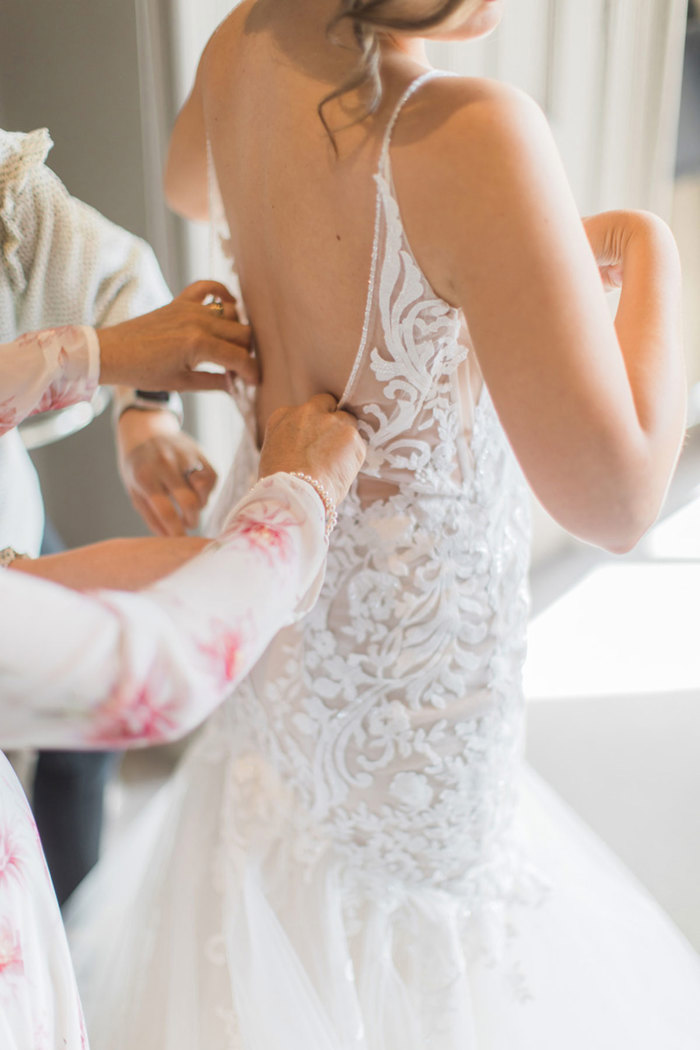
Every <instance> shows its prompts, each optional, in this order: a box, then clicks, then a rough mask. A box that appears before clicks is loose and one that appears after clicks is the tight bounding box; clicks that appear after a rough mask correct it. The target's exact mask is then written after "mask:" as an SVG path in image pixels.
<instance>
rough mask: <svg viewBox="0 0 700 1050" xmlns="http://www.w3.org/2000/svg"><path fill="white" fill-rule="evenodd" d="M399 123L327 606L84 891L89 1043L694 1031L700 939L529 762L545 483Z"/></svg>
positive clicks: (275, 656) (379, 1049)
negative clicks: (421, 196)
mask: <svg viewBox="0 0 700 1050" xmlns="http://www.w3.org/2000/svg"><path fill="white" fill-rule="evenodd" d="M423 79H424V78H421V80H420V81H418V82H416V83H414V85H412V87H411V88H410V89H409V91H408V92H407V93H406V96H405V97H404V99H403V100H402V102H403V101H405V98H407V97H408V95H409V94H410V92H411V91H412V90H415V88H416V87H417V86H419V85H420V83H421V81H422V80H423ZM399 110H400V106H399V107H398V108H397V111H396V114H395V116H394V120H395V119H396V115H397V114H398V112H399ZM394 120H392V122H391V125H390V127H389V128H388V130H387V134H386V139H385V144H384V149H383V152H382V156H381V163H380V167H379V171H378V173H377V176H376V184H377V212H376V229H375V238H374V253H373V262H372V275H371V280H370V287H369V292H368V297H367V310H366V316H365V323H364V329H363V332H362V339H361V344H360V347H359V350H358V353H357V358H356V362H355V366H354V368H353V370H352V374H351V376H350V379H349V381H348V384H347V388H346V390H345V394H344V396H343V404H344V405H346V406H347V407H348V408H349V409H350V410H351V411H352V412H354V413H355V414H356V415H357V417H358V419H359V420H360V426H361V429H362V433H363V434H364V436H365V438H366V439H367V442H368V455H367V462H366V464H365V467H364V469H363V472H362V475H361V477H360V479H359V481H358V483H357V484H356V485H355V486H354V488H353V490H352V491H351V493H350V495H349V496H348V498H347V499H346V500H345V502H344V503H343V505H342V507H341V508H340V522H339V525H338V528H337V530H336V532H335V533H334V534H333V536H332V538H331V543H330V551H329V556H328V568H327V574H326V580H325V585H324V587H323V590H322V592H321V596H320V599H319V601H318V603H317V605H316V607H315V608H314V610H313V611H312V613H311V614H310V615H309V616H308V617H307V618H306V619H305V620H303V621H302V622H301V623H300V624H298V625H296V626H294V627H291V628H289V629H286V630H285V631H283V632H282V633H281V634H280V635H278V637H277V638H276V640H275V641H274V642H273V643H272V645H271V646H270V648H269V649H268V651H267V652H266V654H265V655H264V656H263V658H262V659H261V661H260V662H259V664H258V665H257V666H256V668H255V669H254V671H253V672H252V673H251V674H250V676H249V677H248V679H247V680H246V681H244V683H243V685H242V686H241V687H239V689H238V690H237V691H236V693H235V694H234V695H233V696H232V697H231V698H230V701H229V702H228V703H227V704H226V705H225V706H224V707H223V708H222V709H221V710H220V711H219V713H218V714H217V715H215V716H214V717H213V718H212V719H211V720H210V722H209V723H208V725H207V726H206V728H205V729H204V731H203V733H202V734H201V736H200V737H199V739H198V740H197V741H196V742H195V744H194V746H193V747H192V748H191V750H190V752H189V754H188V755H187V756H186V758H185V759H184V761H183V763H182V765H181V767H180V769H179V771H178V773H177V775H176V776H175V777H174V779H173V781H172V782H171V783H170V784H168V786H167V787H166V788H165V789H164V791H163V792H162V793H161V794H160V796H159V797H158V798H157V799H156V800H155V802H154V803H153V804H152V805H151V807H150V808H149V809H148V810H147V811H146V812H145V813H144V815H143V818H142V820H141V822H140V824H139V826H138V827H137V828H136V829H135V830H134V832H133V835H132V836H131V838H130V839H129V841H128V843H127V845H126V846H125V847H124V848H123V849H122V850H121V852H119V853H118V855H117V856H116V857H111V858H109V857H108V858H107V860H106V861H105V862H104V864H103V865H102V870H101V871H99V870H98V873H97V876H96V877H95V878H94V879H93V880H92V884H91V885H89V886H88V887H87V890H86V892H85V893H84V894H83V897H82V901H81V902H80V903H79V906H78V909H77V914H76V916H75V918H74V924H73V925H74V931H73V943H74V948H75V958H76V964H77V967H78V972H79V978H80V979H81V981H82V990H83V996H84V1001H85V1005H86V1011H87V1016H88V1028H89V1030H90V1034H91V1041H92V1045H93V1048H94V1050H117V1048H119V1050H125V1048H136V1047H138V1048H143V1050H166V1048H167V1050H526V1048H527V1050H530V1048H533V1050H534V1048H537V1050H563V1048H566V1050H620V1048H622V1047H630V1048H632V1047H633V1048H634V1050H660V1048H662V1047H663V1048H664V1050H698V1047H699V1046H700V966H699V965H698V961H697V959H696V957H695V955H694V953H693V952H692V950H691V949H690V948H689V946H688V945H687V944H686V943H685V942H684V941H683V939H682V938H681V936H680V935H679V934H678V933H677V932H676V931H675V929H674V928H673V927H672V926H671V924H670V923H669V921H668V920H667V919H666V918H665V917H664V915H663V914H662V913H661V912H660V910H659V909H658V907H657V906H656V905H655V904H654V903H653V901H652V900H651V899H650V898H649V897H648V896H647V895H646V894H645V893H644V892H643V891H642V890H641V889H640V888H639V887H638V886H637V884H636V883H635V882H634V880H633V879H632V878H631V877H630V876H629V875H628V874H627V873H626V872H625V871H624V870H623V869H622V868H621V866H619V864H618V862H617V861H616V860H615V859H614V858H613V857H612V856H611V855H610V854H609V853H608V852H607V851H606V849H605V848H604V847H603V846H602V845H601V844H599V843H598V842H597V841H596V840H595V838H594V837H593V836H592V835H591V833H590V832H588V831H587V830H586V829H585V828H584V827H583V826H582V825H581V824H579V823H578V821H577V820H576V818H575V817H574V816H573V815H572V814H571V813H569V812H568V811H567V810H566V809H565V808H564V807H563V806H562V804H561V803H559V802H558V801H557V800H556V798H554V797H553V795H552V794H551V792H550V791H549V790H548V789H547V788H545V787H544V786H543V785H542V784H541V783H539V782H538V781H537V780H536V779H535V778H534V775H533V774H531V773H528V772H526V771H525V770H524V767H523V758H522V753H523V697H522V692H521V682H520V680H521V668H522V663H523V656H524V649H525V630H526V617H527V609H528V605H527V589H526V573H527V567H528V546H529V538H528V496H527V491H526V487H525V484H524V482H523V478H522V476H521V473H520V471H519V468H518V466H517V463H516V461H515V459H514V457H513V454H512V452H511V450H510V448H509V446H508V443H507V441H506V438H505V436H504V433H503V431H502V429H501V427H500V425H499V421H498V418H497V415H496V413H495V411H494V408H493V405H492V403H491V401H490V399H489V395H488V392H487V390H486V389H485V388H484V387H483V385H482V384H481V383H480V379H479V375H478V370H477V368H476V365H475V362H474V361H473V360H472V355H471V353H470V350H469V338H468V332H467V329H466V326H465V322H464V318H463V317H462V315H461V314H460V313H459V312H458V311H457V310H455V309H453V308H451V307H450V306H449V305H447V304H446V303H445V302H444V301H442V300H441V299H440V298H439V297H438V296H437V295H436V294H435V293H434V292H433V291H432V289H431V287H430V285H429V283H428V281H427V280H426V278H425V276H424V275H423V273H422V272H421V270H420V267H419V266H418V264H417V262H416V260H415V258H414V256H413V254H412V252H411V249H410V246H409V244H408V242H407V239H406V236H405V234H404V231H403V228H402V224H401V217H400V213H399V208H398V204H397V201H396V197H395V193H394V189H393V184H392V179H391V167H390V153H389V141H390V136H391V130H392V127H393V123H394ZM244 444H245V446H246V448H247V455H246V449H244V450H243V452H242V453H241V456H240V457H239V460H238V462H237V465H236V469H235V470H234V472H233V475H232V477H233V481H232V482H231V489H235V488H236V487H237V485H239V484H240V485H244V484H246V483H247V476H246V473H247V471H248V470H249V469H250V467H251V466H252V465H253V464H252V460H251V459H250V457H251V456H252V455H253V444H252V438H250V437H248V438H247V439H246V441H245V442H244ZM373 479H381V481H380V482H378V481H376V480H373ZM377 485H381V486H383V487H382V488H381V489H378V488H377ZM373 486H374V488H373ZM379 492H381V498H380V497H379V496H378V493H379ZM232 495H233V492H232V491H231V492H229V493H228V494H227V495H226V496H225V497H224V499H223V505H224V506H228V505H229V502H230V499H231V498H232ZM270 600H271V601H274V595H270ZM652 830H653V829H650V834H651V833H652Z"/></svg>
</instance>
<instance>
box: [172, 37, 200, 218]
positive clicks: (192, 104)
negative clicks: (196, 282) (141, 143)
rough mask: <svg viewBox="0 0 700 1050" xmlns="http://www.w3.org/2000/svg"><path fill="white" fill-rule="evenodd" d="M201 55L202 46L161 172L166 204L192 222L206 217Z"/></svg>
mask: <svg viewBox="0 0 700 1050" xmlns="http://www.w3.org/2000/svg"><path fill="white" fill-rule="evenodd" d="M204 55H206V49H205V51H204V54H203V55H202V59H201V60H200V63H199V68H198V70H197V76H196V77H195V82H194V86H193V88H192V91H191V92H190V95H189V97H188V99H187V101H186V102H185V104H184V106H183V107H182V109H181V110H180V112H179V114H178V117H177V120H176V121H175V127H174V128H173V132H172V135H171V136H170V146H169V149H168V157H167V160H166V163H165V173H164V176H163V189H164V191H165V198H166V200H167V202H168V204H169V205H170V207H171V208H172V209H173V211H175V212H177V213H178V214H179V215H182V216H183V217H184V218H185V219H191V220H192V221H194V222H206V221H207V219H208V218H209V182H208V172H207V134H206V127H205V123H204V109H203V105H202V77H203V61H204Z"/></svg>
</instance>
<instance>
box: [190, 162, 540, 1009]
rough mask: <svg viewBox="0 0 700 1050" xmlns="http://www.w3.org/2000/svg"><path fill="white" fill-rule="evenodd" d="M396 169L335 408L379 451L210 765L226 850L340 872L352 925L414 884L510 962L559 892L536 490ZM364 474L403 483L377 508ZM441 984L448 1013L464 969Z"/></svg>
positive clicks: (381, 179) (206, 742) (222, 730)
mask: <svg viewBox="0 0 700 1050" xmlns="http://www.w3.org/2000/svg"><path fill="white" fill-rule="evenodd" d="M383 157H384V160H383V164H382V167H381V169H380V171H379V172H378V174H377V177H376V183H377V193H378V210H377V226H376V232H375V250H374V255H373V258H374V266H373V279H372V281H371V283H370V291H369V296H368V308H367V314H366V320H365V330H364V332H363V340H362V343H361V346H360V350H359V351H358V357H357V361H356V364H355V367H354V369H353V372H352V376H351V380H350V382H349V383H348V387H347V389H346V391H345V393H344V395H343V399H342V403H343V405H344V406H346V407H348V408H349V409H350V410H351V411H352V412H353V413H355V415H356V416H357V417H358V420H359V425H360V429H361V432H362V434H363V436H364V437H365V439H366V441H367V443H368V453H367V459H366V462H365V465H364V467H363V470H362V473H361V476H360V479H358V483H356V485H355V486H354V487H353V489H352V490H351V493H350V495H349V496H348V498H347V499H346V500H345V501H344V503H343V504H342V506H341V508H340V510H339V515H340V521H339V527H338V529H337V530H336V532H335V534H334V536H333V537H332V539H331V544H330V550H329V556H328V566H327V572H326V581H325V585H324V587H323V590H322V592H321V596H320V598H319V601H318V603H317V605H316V606H315V608H314V610H313V611H312V612H311V613H310V615H309V616H308V617H307V618H306V619H305V620H304V621H303V623H302V624H300V625H296V626H294V627H292V628H289V629H287V630H285V631H283V632H282V633H281V634H280V635H279V636H278V638H277V639H276V640H275V641H274V642H273V644H272V645H271V646H270V648H269V649H268V651H267V654H266V655H265V657H263V659H262V661H261V662H260V663H259V664H258V666H257V667H256V668H254V669H253V671H252V672H251V674H250V676H249V678H248V679H247V680H246V681H245V682H244V683H243V684H242V685H241V686H240V687H239V689H238V690H237V692H236V694H235V696H234V697H233V698H232V699H231V701H230V703H229V704H228V705H227V707H226V708H225V709H224V710H223V711H222V712H221V713H220V714H219V715H218V716H217V717H216V718H215V719H214V721H213V723H212V724H210V727H209V730H208V732H207V734H206V736H205V738H204V739H203V741H202V751H201V758H202V760H203V761H212V760H213V761H216V760H217V757H219V756H220V749H221V740H222V737H225V738H226V739H227V740H228V741H229V742H230V759H229V763H230V766H229V776H228V781H227V795H226V797H227V805H228V806H229V807H230V808H231V811H232V813H235V822H233V821H232V825H231V826H234V824H235V829H236V832H235V836H236V841H235V843H233V842H232V843H230V844H229V848H231V849H234V850H240V849H241V848H247V849H249V850H251V851H252V852H253V853H256V852H257V851H258V850H260V849H263V848H264V846H263V841H267V842H273V841H280V840H282V839H284V840H286V841H287V843H291V846H290V848H291V849H292V855H293V856H294V857H295V859H296V861H297V862H299V863H302V864H304V865H306V867H307V870H308V871H309V872H310V871H311V869H312V868H313V866H314V865H316V864H318V863H319V862H320V860H321V859H322V858H323V859H324V862H333V863H335V864H337V865H338V868H339V872H340V874H339V878H340V881H341V884H342V886H343V890H344V898H345V901H346V913H347V914H346V922H347V929H348V930H350V931H351V930H352V929H353V928H354V927H357V924H358V923H360V922H361V916H362V914H363V909H364V907H365V906H366V904H367V902H369V901H371V902H373V903H374V905H375V906H376V904H377V902H381V906H382V907H383V908H386V909H388V910H389V911H392V910H397V909H400V908H401V907H402V902H403V901H404V900H405V899H406V893H407V892H414V891H418V892H419V893H428V894H438V895H440V897H441V899H442V898H444V900H445V901H446V902H447V906H448V908H457V909H458V910H459V914H460V915H462V916H463V917H464V921H465V922H468V921H469V922H473V921H474V919H475V917H476V916H481V919H480V923H481V937H480V940H481V943H482V949H483V950H484V951H485V952H486V954H487V955H488V954H489V953H491V952H492V950H493V954H494V955H495V954H497V950H496V946H497V943H498V941H499V938H501V935H502V932H503V930H504V929H505V926H506V918H505V911H504V909H505V906H506V905H507V904H508V903H509V902H512V903H533V902H535V901H538V900H540V899H541V897H542V895H543V892H544V886H543V883H542V881H541V880H540V878H539V876H538V875H537V873H535V872H533V871H531V870H530V868H529V867H528V865H527V862H526V860H525V854H524V852H523V849H522V847H521V845H520V844H519V843H518V842H517V841H515V840H514V837H513V832H512V826H513V817H514V813H515V807H516V802H517V787H516V782H517V772H518V768H519V764H520V759H521V755H522V749H523V701H522V692H521V684H520V675H521V666H522V661H523V657H524V646H525V629H526V620H527V607H528V605H527V603H528V597H527V586H526V576H527V566H528V558H529V512H528V499H527V493H526V488H525V484H524V480H523V478H522V475H521V472H520V470H519V468H518V465H517V463H516V461H515V458H514V456H513V454H512V452H511V450H510V448H509V445H508V443H507V440H506V438H505V435H504V433H503V430H502V428H501V426H500V423H499V421H498V417H497V415H496V412H495V410H494V408H493V405H492V404H491V401H490V399H489V397H488V393H487V392H486V391H485V390H484V391H483V392H482V394H481V396H480V398H479V400H478V401H475V400H474V399H473V398H471V399H470V397H469V395H468V391H467V392H466V393H467V396H466V397H465V396H464V395H465V390H464V385H463V378H462V376H461V375H460V366H461V365H463V364H465V363H466V362H467V360H468V356H469V353H470V348H469V344H468V341H467V339H466V338H465V328H466V326H465V324H464V319H463V317H462V315H461V313H460V312H459V311H457V310H455V309H454V308H452V307H450V306H449V304H447V303H446V302H444V301H443V300H441V299H440V298H439V297H438V296H437V295H436V294H435V293H434V292H433V291H432V289H431V288H430V285H429V283H428V281H427V279H426V277H425V276H424V274H423V273H422V271H421V269H420V267H419V266H418V264H417V262H416V260H415V257H414V255H413V253H412V251H411V248H410V245H409V244H408V242H407V240H406V236H405V233H404V230H403V226H402V223H401V216H400V212H399V206H398V203H397V201H396V197H395V194H394V191H393V184H392V180H391V171H390V165H389V157H388V152H387V151H385V153H384V155H383ZM465 401H466V408H465ZM243 407H244V410H246V409H247V405H244V406H243ZM368 477H371V478H379V479H380V480H381V482H386V483H388V484H389V486H390V488H391V489H392V491H391V492H390V493H388V494H387V496H386V498H384V499H375V500H374V501H373V502H369V503H367V502H363V500H362V498H361V491H362V483H363V480H364V479H365V478H368ZM210 748H211V749H212V750H211V754H210V755H209V758H207V755H208V753H209V749H210ZM214 756H216V757H214ZM224 854H225V849H224ZM329 859H330V861H329ZM220 861H221V864H222V865H223V866H225V863H226V862H225V856H224V855H222V857H221V858H220ZM450 902H451V903H450ZM499 929H500V930H501V933H499V932H498V931H499ZM512 976H513V983H514V985H516V986H517V975H515V974H514V975H512ZM443 977H444V980H442V981H437V978H436V981H437V983H436V984H434V985H432V987H434V988H435V989H436V991H435V996H436V1002H437V1001H438V1000H440V996H441V994H442V993H441V992H440V988H442V989H443V991H444V990H445V989H447V988H449V987H450V986H452V985H454V982H455V980H456V979H457V977H458V975H455V974H447V975H443ZM426 987H429V985H426ZM445 994H446V995H447V992H445ZM518 994H520V997H521V998H525V997H526V994H527V993H526V991H525V990H523V989H522V988H521V989H520V992H519V993H518ZM448 998H449V995H448Z"/></svg>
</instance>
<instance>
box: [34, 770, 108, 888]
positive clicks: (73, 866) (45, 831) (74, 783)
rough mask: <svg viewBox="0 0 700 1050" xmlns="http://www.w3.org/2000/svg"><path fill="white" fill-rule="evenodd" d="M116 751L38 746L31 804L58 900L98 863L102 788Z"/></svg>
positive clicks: (103, 791) (103, 789)
mask: <svg viewBox="0 0 700 1050" xmlns="http://www.w3.org/2000/svg"><path fill="white" fill-rule="evenodd" d="M116 762H117V758H116V755H112V754H111V753H109V752H104V751H40V752H39V755H38V756H37V765H36V773H35V775H34V788H33V792H32V808H33V810H34V819H35V820H36V824H37V827H38V829H39V835H40V836H41V842H42V845H43V847H44V853H45V854H46V861H47V864H48V866H49V871H50V872H51V878H52V879H53V884H54V887H55V889H56V896H57V897H58V902H59V904H64V903H65V901H66V900H68V898H69V897H70V895H71V893H72V892H73V890H74V889H75V888H76V886H77V885H78V883H79V882H82V880H83V879H84V878H85V876H86V875H87V873H88V872H89V871H90V869H91V868H92V867H94V865H95V864H96V863H97V859H98V857H99V854H100V839H101V836H102V818H103V811H104V793H105V787H106V785H107V782H108V780H109V776H110V774H111V772H112V770H113V769H114V768H115V766H116Z"/></svg>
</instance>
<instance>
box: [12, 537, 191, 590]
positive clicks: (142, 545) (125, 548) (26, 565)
mask: <svg viewBox="0 0 700 1050" xmlns="http://www.w3.org/2000/svg"><path fill="white" fill-rule="evenodd" d="M208 542H209V541H208V540H205V539H199V538H197V537H193V536H178V537H173V538H167V539H160V538H156V537H147V538H142V539H117V540H104V541H103V542H102V543H94V544H92V545H90V546H88V547H79V548H77V549H76V550H71V551H64V552H62V553H61V554H50V555H46V556H44V557H43V558H35V559H32V560H29V559H28V560H26V561H16V562H14V564H13V565H12V567H11V569H10V571H11V572H22V573H25V574H26V575H28V576H36V577H39V578H40V579H43V580H50V581H51V582H52V583H59V584H61V585H62V586H64V587H71V588H73V589H74V590H96V589H98V588H114V589H115V590H120V591H137V590H140V589H142V588H143V587H147V586H149V584H152V583H155V581H156V580H160V579H162V577H163V576H167V575H168V574H169V573H171V572H174V571H175V569H178V568H179V567H180V566H181V565H183V564H184V563H185V562H187V561H189V560H190V558H193V557H195V555H197V554H199V553H201V551H202V550H203V549H204V548H205V547H206V546H207V544H208Z"/></svg>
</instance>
